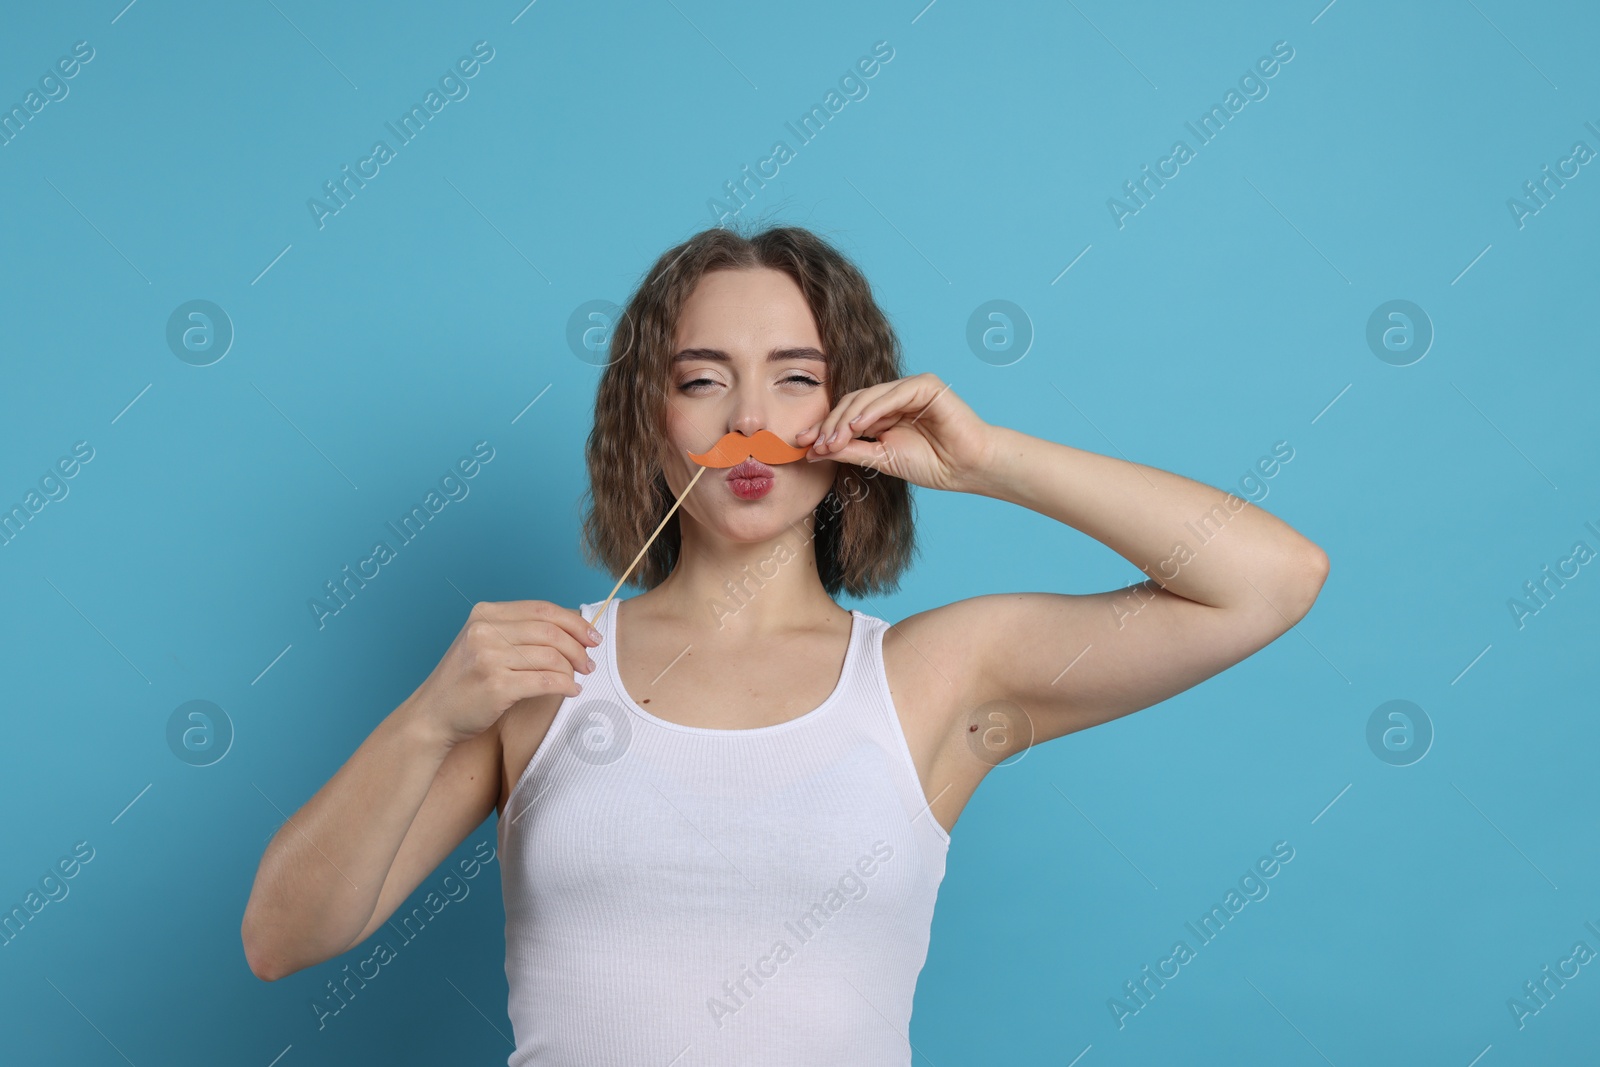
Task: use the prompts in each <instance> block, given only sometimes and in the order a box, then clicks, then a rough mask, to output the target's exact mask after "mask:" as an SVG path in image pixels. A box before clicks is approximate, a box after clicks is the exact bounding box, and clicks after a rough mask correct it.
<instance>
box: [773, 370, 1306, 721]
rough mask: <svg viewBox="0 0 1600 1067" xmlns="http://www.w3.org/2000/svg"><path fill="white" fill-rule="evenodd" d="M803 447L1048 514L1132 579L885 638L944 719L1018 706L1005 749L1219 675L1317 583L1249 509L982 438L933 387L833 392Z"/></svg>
mask: <svg viewBox="0 0 1600 1067" xmlns="http://www.w3.org/2000/svg"><path fill="white" fill-rule="evenodd" d="M835 434H838V437H839V439H838V440H837V441H835V442H834V443H832V444H827V443H825V442H827V441H828V440H829V439H830V438H832V437H833V436H834V435H835ZM869 436H870V437H875V438H876V440H873V441H866V440H860V439H859V438H861V437H869ZM807 441H811V442H813V443H812V448H813V450H814V452H815V453H816V454H817V455H818V456H819V457H820V458H836V459H841V460H845V461H847V462H852V463H856V464H859V465H860V466H862V467H865V468H871V469H872V470H873V471H880V470H881V471H884V472H887V473H890V474H893V475H895V476H896V477H900V478H904V479H906V480H907V481H910V482H912V483H914V484H916V485H920V486H924V487H928V488H935V489H943V490H948V491H954V492H968V493H977V494H980V495H983V496H990V497H994V498H996V499H1000V500H1007V501H1010V502H1012V503H1015V504H1020V505H1022V506H1023V507H1026V508H1029V509H1031V510H1033V511H1037V512H1039V513H1040V514H1043V515H1048V516H1050V517H1051V518H1053V519H1056V520H1057V521H1059V522H1061V523H1063V524H1065V525H1067V526H1071V527H1073V528H1074V529H1077V530H1081V531H1082V532H1084V533H1086V534H1088V535H1089V536H1090V537H1093V538H1095V539H1096V540H1098V541H1100V542H1102V543H1103V544H1105V545H1107V546H1108V547H1110V548H1111V549H1112V550H1114V551H1116V552H1117V553H1119V554H1120V555H1122V556H1123V557H1124V558H1126V559H1127V560H1128V561H1129V562H1131V563H1132V564H1133V565H1134V566H1136V567H1138V568H1139V569H1140V570H1141V571H1143V572H1144V573H1145V574H1146V575H1148V577H1147V578H1146V580H1144V581H1142V582H1138V583H1135V584H1133V585H1130V586H1127V587H1126V588H1123V589H1117V590H1111V591H1108V592H1101V593H1092V594H1068V593H1050V592H1042V593H1034V592H1029V593H1005V594H996V595H991V596H979V597H973V598H970V599H967V600H961V601H957V602H955V603H952V604H947V605H944V606H942V607H938V608H933V609H931V610H929V611H925V612H922V613H920V614H918V615H913V616H911V617H910V618H909V619H906V620H904V621H903V622H901V623H900V624H898V625H897V627H896V629H897V630H900V631H901V632H902V634H903V636H904V637H905V639H906V640H908V641H909V642H910V643H912V644H913V645H915V646H916V648H917V649H918V652H919V655H920V656H921V658H923V659H925V660H927V661H929V662H934V663H938V664H940V665H941V669H940V674H941V676H942V677H943V678H944V679H945V680H946V681H948V682H949V684H950V686H951V687H952V691H951V692H950V694H949V699H947V700H942V701H940V702H939V703H940V705H941V706H942V707H945V708H947V709H949V710H950V714H951V716H952V717H960V716H962V715H965V714H966V713H968V712H970V711H971V710H973V709H974V708H977V707H979V706H981V705H983V704H985V703H987V702H989V701H993V700H1009V701H1011V702H1012V703H1014V704H1016V705H1018V706H1019V707H1020V708H1021V709H1022V711H1023V712H1024V713H1025V714H1026V716H1027V720H1028V726H1030V727H1031V729H1030V730H1017V731H1013V732H1012V734H1011V736H1012V737H1013V738H1014V743H1015V744H1017V745H1020V746H1024V747H1025V746H1026V744H1030V743H1031V744H1038V743H1040V742H1042V741H1048V740H1050V739H1051V738H1055V737H1060V736H1062V735H1063V734H1067V733H1071V732H1072V731H1074V730H1081V729H1084V728H1085V727H1089V726H1094V725H1095V724H1097V723H1102V722H1105V721H1107V720H1108V719H1112V718H1115V717H1117V716H1119V715H1126V714H1128V713H1129V712H1132V711H1137V710H1139V709H1140V708H1145V707H1149V706H1150V705H1152V704H1156V703H1159V702H1160V701H1162V700H1165V699H1167V698H1168V697H1170V696H1173V695H1174V694H1176V693H1180V692H1182V691H1183V690H1185V689H1187V688H1189V687H1190V686H1193V685H1195V684H1197V683H1199V682H1201V681H1203V680H1205V679H1206V678H1209V677H1211V676H1212V675H1214V674H1216V673H1218V672H1219V671H1222V670H1225V669H1226V668H1227V667H1229V666H1230V665H1232V664H1234V663H1237V662H1239V661H1240V660H1242V659H1244V658H1245V657H1246V656H1249V655H1250V654H1251V653H1253V652H1255V651H1256V650H1258V649H1260V648H1262V647H1263V646H1265V645H1267V644H1269V643H1270V642H1272V641H1273V640H1274V639H1275V638H1277V637H1278V636H1280V635H1281V634H1283V633H1284V632H1285V631H1287V630H1288V629H1289V628H1290V627H1292V626H1293V625H1294V624H1295V623H1296V622H1298V621H1299V620H1300V619H1301V618H1302V617H1304V615H1305V614H1306V612H1307V611H1309V610H1310V608H1311V604H1312V602H1313V601H1314V600H1315V599H1316V597H1317V594H1318V592H1319V591H1320V590H1321V588H1322V583H1323V580H1324V579H1325V578H1326V576H1327V574H1328V558H1327V555H1326V554H1325V553H1324V552H1323V551H1322V550H1321V549H1320V548H1318V547H1317V546H1316V545H1315V544H1314V543H1312V542H1311V541H1310V540H1308V539H1307V538H1306V537H1304V536H1302V535H1301V534H1299V533H1297V532H1296V531H1295V530H1294V529H1292V528H1291V527H1290V526H1289V525H1288V524H1287V523H1284V522H1283V521H1282V520H1280V519H1277V518H1275V517H1273V516H1272V515H1269V514H1268V513H1267V512H1265V511H1263V510H1261V509H1260V508H1258V507H1256V506H1255V505H1253V504H1251V503H1249V502H1247V501H1245V500H1243V499H1241V498H1239V497H1236V496H1233V495H1232V494H1230V493H1225V492H1223V491H1221V490H1219V489H1214V488H1212V487H1211V486H1208V485H1204V484H1202V483H1200V482H1196V481H1192V480H1190V479H1188V478H1184V477H1182V476H1180V475H1177V474H1173V473H1171V472H1169V471H1163V470H1158V469H1156V468H1154V467H1148V466H1144V465H1142V464H1136V463H1131V462H1128V461H1126V460H1121V459H1113V458H1111V457H1108V456H1102V455H1099V454H1097V453H1094V452H1088V451H1084V450H1081V449H1077V448H1073V447H1071V446H1070V445H1064V444H1058V443H1056V442H1053V441H1046V440H1042V439H1040V438H1037V437H1033V436H1030V435H1028V434H1024V433H1020V432H1018V431H1016V430H1011V429H1008V428H1006V427H1001V426H992V425H990V424H988V423H985V422H984V421H983V420H981V419H979V418H978V417H977V415H976V414H974V413H973V411H972V409H971V408H969V407H968V406H967V405H966V404H965V403H964V402H962V401H961V400H960V399H959V398H958V397H957V396H956V395H955V394H954V393H953V392H951V391H950V388H949V386H948V385H946V384H945V383H943V382H942V381H940V380H939V379H938V378H937V377H936V376H934V375H932V374H919V375H916V376H914V377H910V378H901V379H897V380H895V381H893V382H887V383H884V384H882V385H875V386H871V387H868V388H866V389H862V390H858V391H856V392H853V393H850V394H848V395H847V396H845V397H843V398H841V400H840V401H839V403H838V404H837V405H835V407H834V409H833V410H832V411H830V412H829V414H828V416H827V418H825V419H824V420H822V421H821V422H820V423H819V424H818V425H817V427H815V428H814V429H808V430H806V431H803V432H802V433H801V434H800V435H799V437H798V438H797V443H804V442H807ZM869 476H870V475H869ZM1042 562H1043V561H1041V563H1042ZM944 725H947V726H948V725H950V724H944ZM1029 733H1031V738H1030V737H1028V736H1025V735H1026V734H1029Z"/></svg>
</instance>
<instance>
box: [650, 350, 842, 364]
mask: <svg viewBox="0 0 1600 1067" xmlns="http://www.w3.org/2000/svg"><path fill="white" fill-rule="evenodd" d="M698 359H703V360H707V361H709V362H712V363H732V362H733V359H732V357H730V356H729V355H728V353H726V352H724V351H722V349H720V348H685V349H684V350H683V351H682V352H679V353H678V354H677V355H675V356H673V357H672V365H673V366H676V365H678V364H679V363H689V362H692V361H694V360H698ZM791 359H810V360H816V361H817V362H819V363H824V364H825V363H827V362H828V357H827V356H826V355H824V354H823V353H822V352H820V351H818V350H817V349H815V348H810V347H802V348H774V349H773V350H772V351H770V352H768V353H767V362H768V363H782V362H784V361H786V360H791Z"/></svg>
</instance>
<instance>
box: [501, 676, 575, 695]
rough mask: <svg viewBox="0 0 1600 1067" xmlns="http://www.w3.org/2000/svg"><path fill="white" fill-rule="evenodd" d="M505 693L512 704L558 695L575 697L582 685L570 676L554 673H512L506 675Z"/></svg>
mask: <svg viewBox="0 0 1600 1067" xmlns="http://www.w3.org/2000/svg"><path fill="white" fill-rule="evenodd" d="M506 679H507V681H506V683H505V684H506V691H507V693H508V694H509V695H510V696H511V698H512V702H513V703H515V702H516V701H518V700H528V699H531V698H533V697H542V696H548V695H550V694H551V693H559V694H560V695H562V696H569V697H575V696H577V695H579V694H580V693H582V692H583V683H582V682H580V681H578V680H577V679H576V678H574V677H572V675H570V674H566V673H561V672H556V671H513V672H511V673H509V674H507V675H506Z"/></svg>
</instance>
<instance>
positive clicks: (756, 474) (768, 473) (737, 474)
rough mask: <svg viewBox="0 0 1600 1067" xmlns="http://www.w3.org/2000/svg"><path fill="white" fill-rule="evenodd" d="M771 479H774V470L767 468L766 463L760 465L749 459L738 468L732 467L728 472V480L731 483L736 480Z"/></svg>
mask: <svg viewBox="0 0 1600 1067" xmlns="http://www.w3.org/2000/svg"><path fill="white" fill-rule="evenodd" d="M771 477H772V468H771V467H769V466H767V465H766V464H765V463H758V462H756V461H755V460H753V459H747V460H745V461H744V462H743V463H740V464H738V465H737V466H735V467H732V468H730V469H729V470H728V480H729V481H732V480H733V479H735V478H771Z"/></svg>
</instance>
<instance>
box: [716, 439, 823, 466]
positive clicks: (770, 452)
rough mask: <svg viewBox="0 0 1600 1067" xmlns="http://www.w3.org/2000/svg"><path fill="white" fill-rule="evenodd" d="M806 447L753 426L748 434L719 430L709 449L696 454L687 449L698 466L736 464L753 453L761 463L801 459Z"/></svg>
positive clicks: (803, 456)
mask: <svg viewBox="0 0 1600 1067" xmlns="http://www.w3.org/2000/svg"><path fill="white" fill-rule="evenodd" d="M807 451H809V450H808V449H804V448H796V447H794V446H793V445H791V444H787V443H785V441H784V440H783V438H781V437H779V436H778V435H777V434H775V433H773V432H772V431H771V430H757V431H756V432H755V433H754V434H751V435H750V436H748V437H746V436H745V435H744V434H742V433H738V432H735V431H730V432H728V433H725V434H723V435H722V437H721V438H720V439H719V440H718V441H717V443H716V444H715V445H712V446H711V450H710V451H709V452H702V453H700V454H699V455H695V454H694V453H693V452H690V453H689V458H690V459H692V460H694V461H695V462H696V463H698V464H700V466H702V467H736V466H738V465H739V464H741V463H743V462H744V461H745V460H746V459H747V458H748V457H750V456H754V457H755V458H756V459H758V460H760V461H761V462H762V463H765V464H767V465H768V466H771V465H773V464H777V463H793V462H794V461H795V460H798V459H803V458H805V455H806V452H807Z"/></svg>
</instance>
